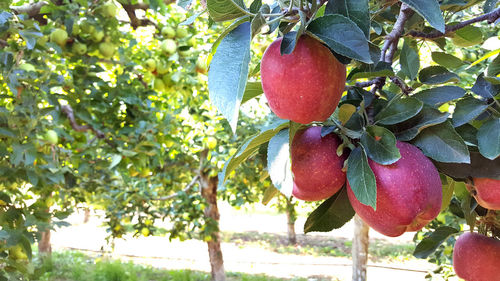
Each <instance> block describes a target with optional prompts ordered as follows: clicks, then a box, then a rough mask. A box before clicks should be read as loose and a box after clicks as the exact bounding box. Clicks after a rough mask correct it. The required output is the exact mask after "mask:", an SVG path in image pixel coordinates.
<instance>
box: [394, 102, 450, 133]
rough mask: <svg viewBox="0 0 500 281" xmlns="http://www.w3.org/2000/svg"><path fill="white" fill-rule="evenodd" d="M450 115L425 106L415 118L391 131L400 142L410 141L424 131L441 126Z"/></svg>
mask: <svg viewBox="0 0 500 281" xmlns="http://www.w3.org/2000/svg"><path fill="white" fill-rule="evenodd" d="M449 115H450V114H449V113H443V112H440V111H439V110H437V109H434V108H431V107H427V106H424V107H423V108H422V111H420V112H419V113H418V114H417V115H416V116H415V117H413V118H411V119H409V120H408V121H405V122H404V123H400V124H397V125H396V126H393V127H392V128H391V129H392V131H393V132H394V134H395V135H396V138H397V139H398V140H400V141H410V140H412V139H413V138H415V137H416V136H417V135H418V134H419V133H420V132H421V131H422V130H423V129H425V128H428V127H430V126H434V125H437V124H441V123H443V122H444V121H446V120H447V119H448V116H449Z"/></svg>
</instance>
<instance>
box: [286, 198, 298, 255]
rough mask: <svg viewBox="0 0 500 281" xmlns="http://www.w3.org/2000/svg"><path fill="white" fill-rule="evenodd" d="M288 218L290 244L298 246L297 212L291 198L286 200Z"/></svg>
mask: <svg viewBox="0 0 500 281" xmlns="http://www.w3.org/2000/svg"><path fill="white" fill-rule="evenodd" d="M285 210H286V218H287V224H288V244H290V245H294V244H297V235H296V234H295V221H296V220H297V212H295V206H294V204H293V203H292V200H291V199H290V198H286V208H285Z"/></svg>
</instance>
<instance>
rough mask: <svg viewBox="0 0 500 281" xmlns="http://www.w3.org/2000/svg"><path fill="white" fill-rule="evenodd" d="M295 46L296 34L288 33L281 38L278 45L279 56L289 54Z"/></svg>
mask: <svg viewBox="0 0 500 281" xmlns="http://www.w3.org/2000/svg"><path fill="white" fill-rule="evenodd" d="M296 44H297V32H296V31H290V32H288V33H287V34H285V36H283V40H281V45H280V54H281V55H284V54H291V53H292V52H293V50H294V49H295V45H296Z"/></svg>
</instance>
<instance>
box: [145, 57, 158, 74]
mask: <svg viewBox="0 0 500 281" xmlns="http://www.w3.org/2000/svg"><path fill="white" fill-rule="evenodd" d="M144 68H145V69H146V70H147V71H150V72H153V71H155V69H156V61H155V60H154V59H148V60H146V62H145V63H144Z"/></svg>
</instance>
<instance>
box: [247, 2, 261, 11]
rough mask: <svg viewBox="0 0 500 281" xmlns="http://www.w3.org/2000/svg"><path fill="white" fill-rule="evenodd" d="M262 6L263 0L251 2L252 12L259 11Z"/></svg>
mask: <svg viewBox="0 0 500 281" xmlns="http://www.w3.org/2000/svg"><path fill="white" fill-rule="evenodd" d="M260 7H262V0H253V2H252V4H250V12H252V13H257V12H258V11H259V10H260Z"/></svg>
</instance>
